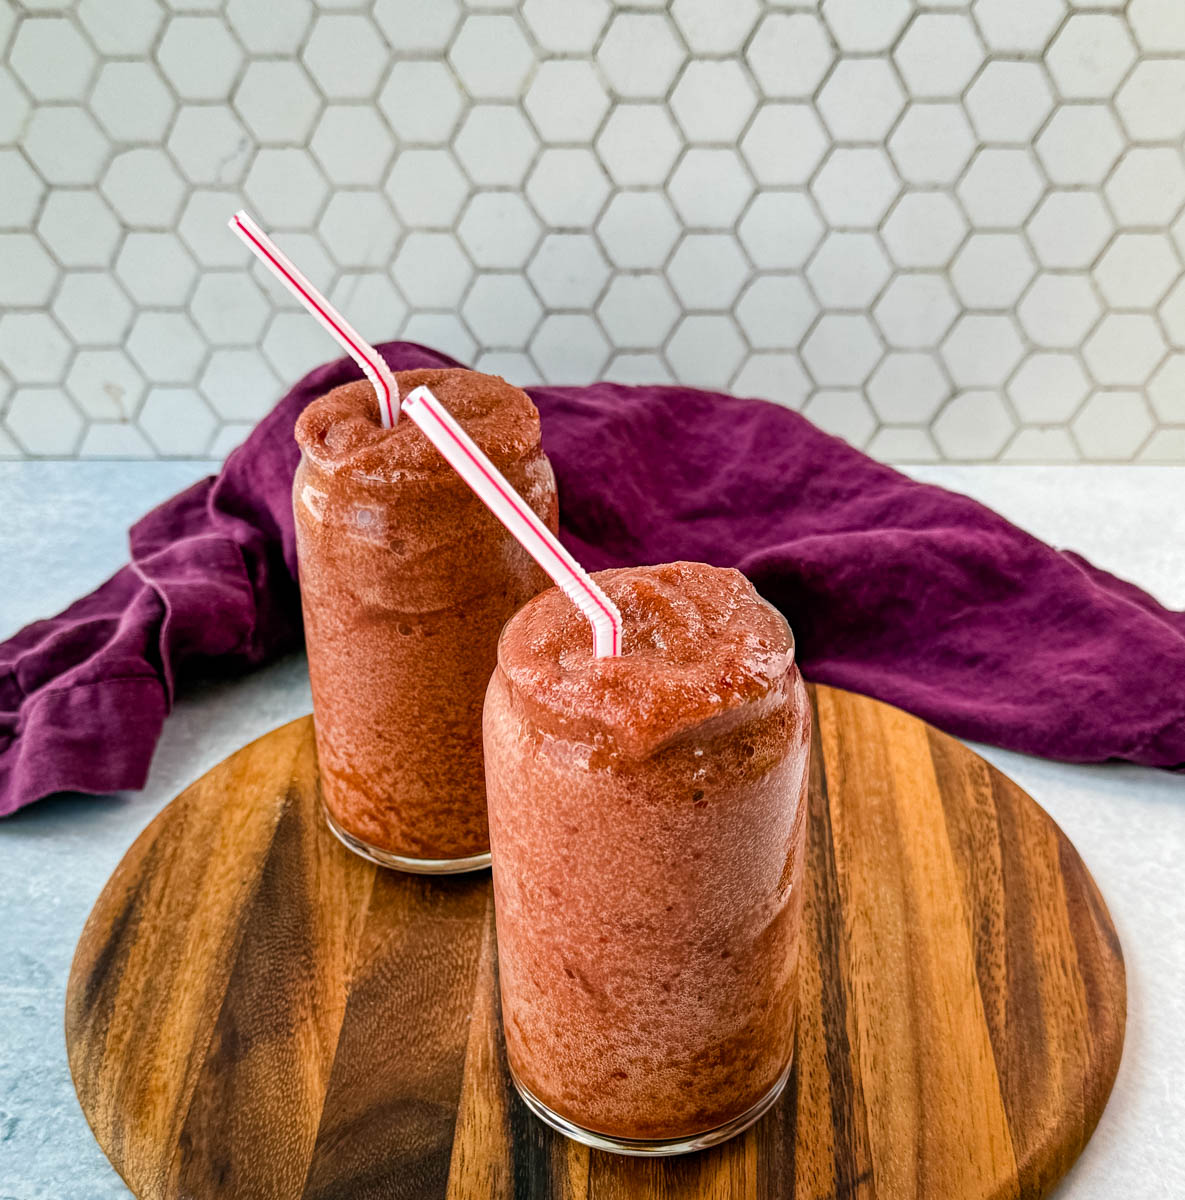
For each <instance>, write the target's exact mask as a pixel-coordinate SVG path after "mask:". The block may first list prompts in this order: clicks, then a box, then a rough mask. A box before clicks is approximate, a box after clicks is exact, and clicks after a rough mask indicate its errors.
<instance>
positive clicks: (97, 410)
mask: <svg viewBox="0 0 1185 1200" xmlns="http://www.w3.org/2000/svg"><path fill="white" fill-rule="evenodd" d="M144 388H145V384H144V376H143V375H141V374H140V372H139V371H138V370H137V369H136V366H135V364H133V362H132V360H131V359H130V358H128V356H127V355H126V354H125V353H124V352H123V351H122V350H111V349H103V350H80V351H79V352H78V353H77V354H76V355H75V356H74V361H73V363H71V365H70V373H69V374H68V375H67V376H66V390H67V391H68V392H69V393H70V395H71V396H72V397H73V398H74V402H75V404H77V405H78V407H79V408H80V409H82V411H83V412H84V413H86V415H87V416H88V417H93V418H95V419H96V420H99V421H128V420H131V418H132V417H134V416H135V415H136V409H137V408H138V407H139V406H140V400H141V398H142V397H143V395H144Z"/></svg>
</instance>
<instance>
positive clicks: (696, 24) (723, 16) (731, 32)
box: [671, 0, 761, 54]
mask: <svg viewBox="0 0 1185 1200" xmlns="http://www.w3.org/2000/svg"><path fill="white" fill-rule="evenodd" d="M760 15H761V9H760V8H759V6H758V4H757V0H730V2H729V3H728V4H720V3H718V2H717V0H674V3H673V4H672V5H671V16H673V17H674V18H675V24H676V25H677V26H678V27H679V32H680V33H681V34H682V35H683V40H684V41H685V42H686V43H687V44H688V45H689V46H690V47H691V49H692V50H693V51H695V52H696V53H700V54H734V53H736V51H738V50H739V49H740V48H741V46H742V45H743V44H744V42H745V39H746V38H747V37H748V36H749V31H750V30H751V29H752V28H753V26H754V25H755V24H756V22H757V18H758V17H759V16H760Z"/></svg>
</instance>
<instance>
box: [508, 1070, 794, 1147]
mask: <svg viewBox="0 0 1185 1200" xmlns="http://www.w3.org/2000/svg"><path fill="white" fill-rule="evenodd" d="M793 1065H794V1060H793V1058H791V1060H790V1062H789V1063H787V1064H786V1069H785V1070H784V1071H783V1072H782V1074H781V1075H780V1076H779V1077H778V1079H777V1081H776V1082H775V1083H774V1085H773V1087H771V1088H770V1089H769V1091H768V1092H766V1093H765V1095H764V1096H762V1097H761V1099H760V1100H758V1101H757V1103H756V1104H754V1105H753V1106H752V1107H751V1108H748V1109H746V1110H745V1111H744V1112H743V1113H741V1114H740V1115H739V1116H736V1117H733V1119H732V1120H731V1121H726V1122H725V1123H724V1124H723V1125H717V1126H716V1128H715V1129H706V1130H704V1132H703V1133H694V1134H691V1135H690V1136H689V1137H680V1138H619V1137H613V1136H611V1135H610V1134H607V1133H597V1132H596V1131H595V1130H592V1129H585V1128H584V1126H583V1125H577V1124H575V1123H574V1122H572V1121H569V1120H568V1118H567V1117H561V1116H560V1115H559V1113H557V1112H552V1110H551V1109H550V1108H548V1107H547V1105H546V1104H544V1103H543V1101H542V1100H540V1099H539V1097H538V1096H536V1095H534V1094H533V1093H532V1092H531V1091H530V1089H528V1088H525V1087H524V1086H523V1085H522V1084H521V1083H520V1082H519V1081H518V1079H517V1078H516V1076H515V1074H514V1072H513V1071H511V1072H510V1078H511V1079H512V1080H514V1087H515V1090H516V1091H517V1092H518V1094H519V1095H520V1096H521V1097H522V1099H523V1103H524V1104H525V1105H526V1106H527V1107H528V1108H529V1109H530V1110H531V1112H533V1113H534V1114H535V1116H537V1117H538V1118H539V1119H540V1120H541V1121H542V1122H543V1123H544V1124H545V1125H550V1126H551V1127H552V1129H555V1130H558V1131H559V1132H560V1133H562V1134H563V1135H564V1136H565V1137H570V1138H571V1139H572V1140H573V1141H574V1142H581V1143H583V1144H584V1145H585V1146H592V1148H593V1149H594V1150H607V1151H608V1152H609V1153H610V1154H625V1155H629V1156H631V1157H634V1158H658V1157H661V1156H663V1155H669V1154H690V1153H691V1152H692V1151H694V1150H706V1149H707V1148H708V1147H709V1146H716V1145H719V1143H720V1142H726V1141H728V1139H729V1138H730V1137H735V1136H736V1135H737V1134H738V1133H742V1132H743V1131H744V1130H746V1129H748V1128H749V1126H750V1125H752V1124H754V1123H755V1122H756V1121H758V1120H759V1119H760V1118H761V1117H763V1116H764V1115H765V1114H766V1113H767V1112H769V1110H770V1109H771V1108H773V1106H774V1104H775V1103H776V1102H777V1099H778V1097H779V1096H780V1095H781V1094H782V1091H783V1089H784V1088H785V1086H786V1081H787V1080H788V1079H789V1078H790V1068H791V1067H792V1066H793Z"/></svg>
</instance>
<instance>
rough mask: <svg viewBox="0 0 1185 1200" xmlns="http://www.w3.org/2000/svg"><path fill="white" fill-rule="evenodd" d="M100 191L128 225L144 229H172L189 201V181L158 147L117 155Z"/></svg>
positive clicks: (146, 147) (108, 169) (145, 147)
mask: <svg viewBox="0 0 1185 1200" xmlns="http://www.w3.org/2000/svg"><path fill="white" fill-rule="evenodd" d="M99 188H100V190H101V191H102V193H103V195H104V197H105V198H106V200H107V202H108V203H109V204H110V205H111V207H112V208H113V209H115V211H116V212H117V213H118V214H119V215H120V216H121V217H122V218H123V219H124V222H125V223H126V224H128V225H130V226H132V227H134V228H140V229H167V228H169V227H170V226H171V225H173V224H174V223H175V222H176V220H177V217H178V216H179V215H180V212H181V203H182V201H183V200H184V198H185V181H184V180H183V179H182V178H181V176H180V175H179V174H178V173H177V168H176V167H174V166H173V164H172V163H171V162H170V161H169V159H168V158H167V157H166V156H165V154H164V153H163V152H162V151H160V150H158V149H157V148H156V147H154V146H144V147H142V148H139V149H136V150H125V151H124V152H123V153H122V154H117V155H116V156H115V157H114V158H113V159H112V160H111V165H110V166H109V167H108V168H107V170H106V172H105V173H104V175H103V181H102V183H100V184H99Z"/></svg>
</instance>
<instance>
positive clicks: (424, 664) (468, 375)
mask: <svg viewBox="0 0 1185 1200" xmlns="http://www.w3.org/2000/svg"><path fill="white" fill-rule="evenodd" d="M395 379H396V382H397V383H398V385H399V393H400V396H405V395H406V394H407V393H408V392H410V391H411V390H412V389H413V388H416V387H419V386H421V385H426V386H427V387H429V388H431V390H432V392H433V393H434V394H435V396H436V398H437V399H438V400H439V401H440V402H441V403H442V404H443V405H444V407H445V408H447V409H448V410H449V412H450V413H452V415H453V416H454V417H455V418H456V419H457V420H458V421H459V422H460V423H461V425H462V426H463V427H464V428H465V430H466V432H468V434H469V435H470V437H472V438H473V439H474V441H476V442H477V444H478V445H479V446H480V447H481V449H482V450H483V451H485V453H486V454H487V455H488V456H489V457H490V458H491V459H492V460H493V462H494V464H495V466H497V467H498V468H499V470H501V471H502V472H503V474H505V475H506V476H507V478H508V479H509V480H510V482H511V483H512V484H513V485H514V487H515V488H517V489H518V491H519V492H520V493H521V494H522V496H523V497H524V498H525V499H526V501H527V502H528V503H529V504H530V505H531V507H532V508H533V509H534V510H535V512H537V513H538V514H539V516H540V517H541V518H542V519H543V520H544V521H545V522H546V523H547V524H548V525H549V526H550V527H551V528H552V529H553V530H554V529H555V528H556V523H557V509H556V492H555V478H554V476H553V474H552V470H551V466H550V464H549V463H548V461H547V458H546V457H545V456H544V454H543V451H542V449H541V447H540V443H539V414H538V412H537V411H536V409H535V406H534V405H533V404H532V403H531V400H530V398H529V397H528V396H527V395H526V393H525V392H521V391H519V389H518V388H515V387H511V386H510V384H508V383H506V382H505V381H504V380H501V379H498V378H495V377H492V376H489V375H480V374H477V373H476V372H473V371H462V370H425V371H404V372H400V373H397V374H396V376H395ZM296 438H297V441H298V442H299V444H300V448H301V451H302V455H301V461H300V466H299V468H298V469H297V472H296V480H295V485H294V489H293V505H294V510H295V514H296V547H297V556H298V559H299V565H300V590H301V598H302V602H303V608H304V622H305V640H306V642H307V645H308V653H309V676H310V678H311V681H312V689H313V710H314V718H315V723H316V730H317V751H318V758H319V760H320V767H321V785H322V792H323V796H324V801H325V807H326V809H327V812H328V816H329V820H330V824H331V825H332V827H333V828H334V831H335V832H336V833H337V834H338V836H339V837H341V838H342V840H343V841H345V842H346V843H347V845H349V846H351V847H352V848H353V849H355V850H357V851H358V852H359V853H362V854H365V855H367V856H368V857H371V858H373V859H375V860H377V861H379V862H382V863H384V864H386V865H388V866H397V867H401V868H403V869H405V870H421V871H451V870H469V869H472V868H475V867H479V866H484V865H485V864H486V863H487V862H488V858H489V839H488V832H487V826H486V804H485V779H484V771H483V762H482V740H481V709H482V700H483V697H484V695H485V689H486V684H487V683H488V681H489V677H490V672H491V671H492V670H493V669H494V662H495V656H496V647H497V640H498V633H499V631H500V630H501V628H502V626H503V624H504V623H505V622H506V620H507V619H508V618H509V617H510V616H511V614H512V613H514V611H515V610H516V609H517V608H518V607H519V606H520V605H522V604H523V602H524V601H526V600H528V599H530V597H532V596H533V595H535V593H536V592H538V591H539V590H540V589H541V588H543V587H544V586H546V584H547V582H548V580H547V577H546V575H544V573H543V572H542V571H541V570H540V569H539V568H538V567H537V566H536V565H535V563H534V561H533V560H532V559H531V558H530V556H529V555H528V554H527V552H526V551H525V550H524V549H523V548H522V547H521V546H520V545H519V543H518V542H517V541H515V539H514V538H513V537H511V535H510V534H509V533H507V531H506V530H505V528H504V527H503V526H502V525H501V524H499V522H498V521H497V520H496V519H495V518H494V517H493V516H492V515H491V513H490V512H489V511H488V509H486V507H485V506H484V505H483V504H482V502H481V501H480V500H479V499H478V498H477V497H476V496H475V495H474V494H473V492H471V491H470V489H469V487H468V486H467V485H466V484H465V482H464V481H463V480H462V479H461V478H460V477H459V476H458V475H457V473H456V472H455V471H454V470H453V468H452V467H450V466H449V464H448V463H447V462H446V461H445V460H444V459H443V458H442V457H441V455H440V454H439V452H438V451H437V450H436V449H435V448H434V447H433V446H432V444H431V443H430V442H429V441H428V440H427V438H425V437H424V435H423V434H422V433H421V432H420V430H419V429H417V428H416V426H415V424H414V423H413V422H412V421H411V420H409V419H406V418H405V419H403V420H401V421H400V422H399V423H398V424H397V425H396V426H395V427H394V428H393V429H385V428H383V426H382V424H381V423H380V420H379V409H378V401H377V399H376V397H375V393H374V389H373V388H372V387H371V385H370V384H369V383H363V382H359V383H351V384H347V385H345V386H344V387H340V388H337V389H335V390H334V391H332V392H330V393H329V394H328V395H326V396H323V397H321V398H320V399H319V400H315V401H313V403H312V404H310V405H309V406H308V407H307V408H306V409H305V411H304V412H303V413H302V414H301V416H300V419H299V420H298V421H297V425H296Z"/></svg>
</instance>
